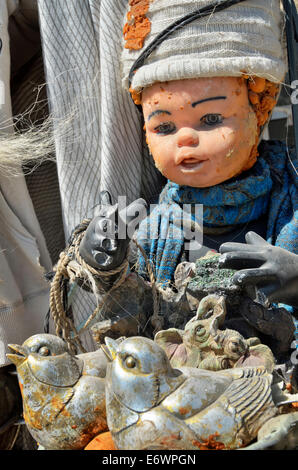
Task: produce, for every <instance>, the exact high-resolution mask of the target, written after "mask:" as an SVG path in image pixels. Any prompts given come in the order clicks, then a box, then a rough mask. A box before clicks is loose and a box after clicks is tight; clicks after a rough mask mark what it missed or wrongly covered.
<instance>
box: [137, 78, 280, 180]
mask: <svg viewBox="0 0 298 470" xmlns="http://www.w3.org/2000/svg"><path fill="white" fill-rule="evenodd" d="M264 83H265V80H264ZM263 91H264V90H263ZM249 93H253V92H252V91H249V90H248V86H247V80H245V79H243V78H237V77H212V78H209V77H207V78H195V79H188V80H174V81H170V82H165V83H155V84H154V85H152V86H150V87H147V88H145V89H144V91H143V93H142V108H143V114H144V120H145V129H146V137H147V143H148V146H149V149H150V152H151V154H152V156H153V158H154V161H155V164H156V166H157V168H158V169H159V171H160V172H161V173H162V174H163V175H164V176H165V177H166V178H168V179H169V180H171V181H174V182H175V183H178V184H180V185H186V186H193V187H200V188H204V187H209V186H214V185H216V184H219V183H222V182H223V181H226V180H227V179H229V178H231V177H233V176H235V175H238V174H240V173H241V172H243V171H244V170H247V169H249V168H250V167H251V166H252V165H253V164H254V163H255V160H256V143H257V142H258V140H259V131H260V127H259V124H260V121H259V119H258V115H257V112H256V111H255V110H254V109H253V107H252V105H251V102H250V99H249ZM255 95H256V104H257V103H259V101H258V98H259V95H258V94H256V93H255ZM273 101H274V100H272V101H271V102H272V104H273ZM259 114H260V118H261V117H263V115H264V113H262V112H261V111H259ZM267 117H268V115H267Z"/></svg>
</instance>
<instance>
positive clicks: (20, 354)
mask: <svg viewBox="0 0 298 470" xmlns="http://www.w3.org/2000/svg"><path fill="white" fill-rule="evenodd" d="M8 348H9V349H10V350H11V351H12V352H13V354H6V357H7V358H8V359H9V360H10V361H11V362H13V363H14V364H15V365H16V367H19V366H20V365H21V364H23V362H24V361H25V360H26V359H27V352H26V349H25V348H24V347H23V346H20V345H18V344H8Z"/></svg>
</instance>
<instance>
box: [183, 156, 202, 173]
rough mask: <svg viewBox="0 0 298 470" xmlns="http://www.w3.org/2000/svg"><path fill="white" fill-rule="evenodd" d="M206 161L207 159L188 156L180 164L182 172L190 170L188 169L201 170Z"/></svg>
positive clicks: (192, 170)
mask: <svg viewBox="0 0 298 470" xmlns="http://www.w3.org/2000/svg"><path fill="white" fill-rule="evenodd" d="M205 162H206V160H197V159H196V158H186V159H185V160H183V161H182V162H181V163H180V164H179V167H180V170H181V171H182V172H188V171H191V172H194V171H197V170H199V169H200V168H201V167H202V166H203V165H204V163H205Z"/></svg>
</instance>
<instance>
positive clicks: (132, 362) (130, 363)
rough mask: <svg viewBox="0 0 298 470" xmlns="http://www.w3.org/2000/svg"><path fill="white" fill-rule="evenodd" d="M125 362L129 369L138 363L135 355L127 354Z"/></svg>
mask: <svg viewBox="0 0 298 470" xmlns="http://www.w3.org/2000/svg"><path fill="white" fill-rule="evenodd" d="M124 364H125V365H126V367H128V368H129V369H133V368H134V367H135V366H136V365H137V363H136V361H135V359H134V358H133V356H127V357H126V358H125V361H124Z"/></svg>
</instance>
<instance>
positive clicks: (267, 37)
mask: <svg viewBox="0 0 298 470" xmlns="http://www.w3.org/2000/svg"><path fill="white" fill-rule="evenodd" d="M135 3H138V2H135ZM148 3H149V8H148V11H147V12H146V18H148V20H149V21H150V22H151V30H150V32H149V34H147V36H146V38H145V41H144V44H143V47H142V48H140V49H138V50H130V49H126V48H123V54H122V73H123V85H124V87H125V88H128V87H129V80H128V76H129V72H130V70H131V67H132V66H133V64H134V62H135V61H136V59H137V58H138V57H139V56H140V55H141V53H142V52H143V51H144V49H145V48H146V47H147V46H148V45H149V44H150V43H151V42H152V41H153V40H154V39H155V38H156V37H157V36H158V34H159V33H161V32H162V31H163V30H165V29H166V28H167V27H169V25H171V24H172V23H174V22H175V21H176V20H178V19H179V18H181V17H183V16H185V15H187V14H189V13H191V12H193V11H194V10H198V9H200V8H202V7H205V6H208V5H213V4H215V3H216V1H215V0H151V1H150V2H148ZM133 20H134V18H132V19H131V21H133ZM283 32H284V26H283V16H282V13H281V10H280V1H279V0H246V1H242V2H241V3H238V4H236V5H233V6H230V7H229V8H227V9H225V10H223V11H215V12H213V13H211V14H208V16H205V17H204V18H200V19H196V20H195V21H193V22H191V23H189V24H187V25H186V26H183V28H181V29H179V30H177V31H175V32H174V33H172V34H171V35H170V36H169V37H168V38H166V39H165V40H164V41H163V42H162V43H161V44H160V45H159V46H158V47H157V48H156V49H155V50H154V51H153V52H152V53H151V54H150V55H149V57H148V58H146V60H145V61H144V64H143V65H142V66H140V67H139V68H137V70H136V71H135V73H134V75H133V78H132V82H131V85H130V86H131V88H132V89H133V90H135V91H141V90H142V89H143V88H144V87H147V86H149V85H152V84H153V83H154V82H157V81H160V82H164V81H170V80H181V79H186V78H197V77H212V76H241V75H243V74H247V75H253V76H259V77H263V78H267V79H268V80H270V81H272V82H281V81H282V80H283V79H284V76H285V73H286V66H287V64H286V58H285V57H286V54H285V50H286V48H285V39H284V35H283Z"/></svg>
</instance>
